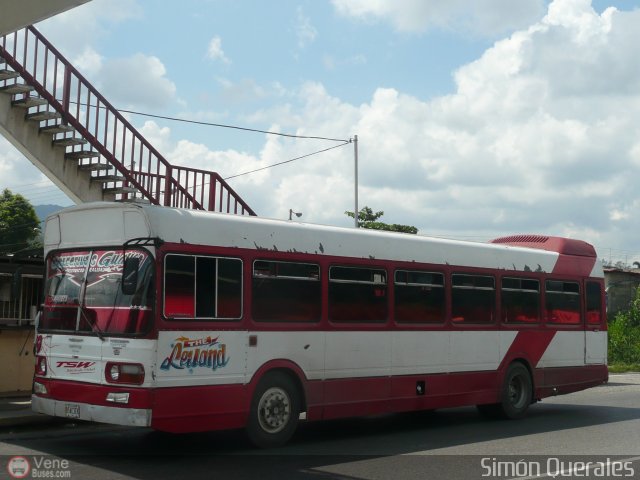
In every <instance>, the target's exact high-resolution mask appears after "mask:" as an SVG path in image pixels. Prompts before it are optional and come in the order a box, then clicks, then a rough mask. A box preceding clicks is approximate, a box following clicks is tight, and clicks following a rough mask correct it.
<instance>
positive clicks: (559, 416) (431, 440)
mask: <svg viewBox="0 0 640 480" xmlns="http://www.w3.org/2000/svg"><path fill="white" fill-rule="evenodd" d="M639 418H640V407H639V408H622V407H611V406H594V405H575V404H553V403H550V404H544V403H543V404H538V405H534V406H533V407H532V408H531V409H530V411H529V415H528V416H527V417H526V418H524V419H522V420H517V421H506V420H505V421H496V420H486V419H484V418H483V417H481V416H480V415H479V414H478V413H477V412H476V410H475V408H458V409H451V410H442V411H438V412H419V413H408V414H394V415H386V416H379V417H375V418H357V419H348V420H340V421H330V422H322V423H310V424H305V425H302V426H301V428H300V429H299V431H298V432H297V434H296V436H295V437H294V438H293V440H292V441H291V443H290V444H289V445H287V446H286V447H283V448H280V449H274V450H268V451H264V450H255V449H252V448H251V447H250V446H249V444H248V442H247V441H246V439H245V437H244V434H243V433H242V432H240V431H231V432H209V433H196V434H183V435H171V434H164V433H160V432H153V431H151V430H147V429H129V428H122V429H120V428H114V429H107V430H102V431H100V430H96V429H92V428H78V429H77V430H76V431H73V432H65V434H64V435H58V434H56V432H53V431H52V432H50V433H49V435H48V436H42V435H37V434H36V432H31V434H28V435H25V436H24V437H23V436H18V437H17V438H14V439H12V440H9V441H6V443H8V444H13V445H16V446H21V447H24V448H28V449H34V450H37V451H39V452H41V453H42V454H44V455H53V456H57V457H63V458H66V459H69V460H71V462H72V465H73V468H74V469H79V470H80V471H82V470H83V469H87V471H91V472H94V471H95V469H99V470H103V471H107V472H112V473H119V474H121V475H123V476H124V477H125V478H126V477H131V478H139V479H145V480H146V479H149V480H156V479H159V478H183V477H186V476H187V475H189V476H192V475H207V477H205V478H210V477H211V476H215V477H217V478H222V477H226V476H231V477H233V479H234V480H235V479H242V478H251V479H255V478H258V479H260V480H267V479H270V478H278V479H280V480H281V479H282V478H287V479H288V478H307V477H308V476H311V475H312V476H313V477H315V478H322V477H323V476H327V477H331V478H336V476H338V477H339V478H362V476H361V474H360V473H359V470H358V468H357V465H358V464H362V463H363V462H366V463H367V467H366V468H367V469H371V468H373V469H374V470H375V471H374V473H375V475H374V476H373V477H375V478H389V477H392V476H394V473H397V472H398V471H401V472H402V475H401V477H402V478H409V477H411V475H408V476H407V472H409V473H411V472H415V473H416V475H417V473H418V472H419V478H430V476H431V475H432V476H433V478H438V477H442V476H443V475H444V474H445V472H443V471H440V470H442V469H443V468H446V465H447V464H448V463H452V462H455V464H456V470H457V471H460V469H462V471H464V470H465V469H470V470H469V472H468V473H469V474H470V475H471V476H476V477H477V476H478V474H479V460H478V458H479V457H477V458H473V457H471V456H468V457H466V458H460V457H457V456H448V457H447V456H439V457H438V460H437V461H435V459H434V458H433V457H425V456H422V455H420V456H416V455H407V454H412V453H416V452H421V453H427V454H428V453H429V452H431V451H437V450H438V449H442V448H448V447H456V446H463V445H467V444H473V443H476V442H487V441H491V440H499V439H505V438H514V441H516V440H515V439H516V438H517V437H519V436H524V435H531V434H540V433H546V432H553V431H561V430H565V429H576V428H583V427H589V426H595V425H602V424H611V423H616V422H624V421H629V420H637V419H639ZM402 454H404V455H402ZM397 455H401V456H398V457H395V456H397ZM390 457H395V458H390ZM376 459H380V460H383V459H384V461H381V462H376ZM443 459H444V460H443ZM372 461H373V462H372ZM465 464H468V465H466V466H465ZM350 469H351V470H350ZM400 469H401V470H400ZM72 470H73V469H72ZM92 476H94V474H93V473H92ZM373 477H372V478H373ZM96 478H102V477H96ZM104 478H109V477H104ZM415 478H418V476H416V477H415ZM461 478H464V477H461Z"/></svg>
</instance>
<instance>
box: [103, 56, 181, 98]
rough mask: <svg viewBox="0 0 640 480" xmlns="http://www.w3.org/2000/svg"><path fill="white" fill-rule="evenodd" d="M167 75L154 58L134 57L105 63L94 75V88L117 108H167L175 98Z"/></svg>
mask: <svg viewBox="0 0 640 480" xmlns="http://www.w3.org/2000/svg"><path fill="white" fill-rule="evenodd" d="M166 73H167V71H166V69H165V67H164V65H163V63H162V62H161V61H160V60H159V59H158V58H157V57H155V56H147V55H143V54H142V53H137V54H135V55H133V56H131V57H128V58H119V59H113V60H109V61H107V62H105V63H104V65H103V66H102V68H101V69H100V71H99V72H97V73H96V77H97V78H98V80H97V81H96V86H97V88H98V90H99V91H100V92H102V93H103V94H104V95H105V96H106V97H107V98H108V99H109V101H110V102H112V103H113V104H114V105H116V106H118V107H119V108H125V107H141V108H158V107H163V106H166V105H168V104H170V103H171V102H172V101H173V100H174V98H175V94H176V86H175V84H174V83H173V82H172V81H171V80H169V79H168V78H167V77H166Z"/></svg>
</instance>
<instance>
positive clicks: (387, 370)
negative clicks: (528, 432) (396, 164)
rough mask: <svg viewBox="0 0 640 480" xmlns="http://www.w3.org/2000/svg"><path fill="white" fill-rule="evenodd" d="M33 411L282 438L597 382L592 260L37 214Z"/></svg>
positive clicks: (430, 242) (245, 226)
mask: <svg viewBox="0 0 640 480" xmlns="http://www.w3.org/2000/svg"><path fill="white" fill-rule="evenodd" d="M45 253H46V264H47V273H46V278H47V284H46V288H45V301H44V310H43V312H42V315H41V320H40V323H39V327H38V333H37V336H36V352H37V359H36V373H35V377H34V393H33V399H32V404H33V408H34V410H36V411H37V412H42V413H46V414H49V415H56V416H61V417H69V418H78V419H82V420H91V421H96V422H106V423H112V424H120V425H137V426H146V427H152V428H154V429H157V430H162V431H168V432H193V431H204V430H216V429H230V428H240V427H244V428H246V429H247V432H248V434H249V437H250V439H251V440H252V441H253V442H254V443H255V444H257V445H259V446H274V445H281V444H283V443H285V442H286V441H287V440H288V439H289V438H290V437H291V435H292V434H293V432H294V430H295V429H296V426H297V425H298V422H299V421H300V420H307V421H314V420H322V419H331V418H339V417H347V416H361V415H369V414H378V413H382V412H401V411H411V410H421V409H436V408H444V407H455V406H462V405H478V406H479V408H480V410H481V411H483V412H487V413H492V414H499V415H502V416H506V417H509V418H517V417H521V416H523V415H524V414H525V412H526V411H527V408H528V407H529V405H530V404H531V403H533V402H535V401H536V400H539V399H542V398H544V397H548V396H551V395H558V394H565V393H569V392H574V391H577V390H582V389H585V388H588V387H592V386H595V385H598V384H601V383H604V382H606V381H607V379H608V370H607V365H606V364H607V333H606V330H607V324H606V319H605V309H604V283H603V271H602V268H601V265H600V263H599V262H598V261H597V257H596V253H595V251H594V249H593V247H592V246H591V245H589V244H587V243H585V242H582V241H578V240H571V239H565V238H558V237H542V236H516V237H509V238H503V239H498V240H495V241H493V242H491V243H474V242H463V241H454V240H444V239H440V238H429V237H424V236H418V235H407V234H396V233H389V232H377V231H371V230H364V229H346V228H338V227H327V226H317V225H309V224H301V223H297V222H288V221H279V220H268V219H262V218H257V217H244V216H238V215H228V214H219V213H210V212H199V211H191V210H180V209H174V208H167V207H156V206H148V205H146V206H144V205H135V204H123V203H116V204H114V203H97V204H85V205H81V206H77V207H72V208H69V209H66V210H63V211H61V212H59V213H57V214H54V215H52V216H50V217H49V218H48V219H47V222H46V231H45Z"/></svg>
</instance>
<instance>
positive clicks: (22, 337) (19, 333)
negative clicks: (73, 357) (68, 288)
mask: <svg viewBox="0 0 640 480" xmlns="http://www.w3.org/2000/svg"><path fill="white" fill-rule="evenodd" d="M43 272H44V260H43V258H42V250H39V251H30V252H23V254H22V255H19V256H18V255H3V256H0V394H7V393H15V392H29V391H31V380H32V377H33V368H34V358H33V336H34V322H35V317H36V314H37V311H38V305H39V304H40V303H41V302H42V298H43V297H42V289H43Z"/></svg>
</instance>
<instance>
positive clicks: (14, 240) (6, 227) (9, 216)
mask: <svg viewBox="0 0 640 480" xmlns="http://www.w3.org/2000/svg"><path fill="white" fill-rule="evenodd" d="M39 225H40V220H39V219H38V216H37V215H36V212H35V210H34V209H33V206H32V205H31V203H29V201H28V200H27V199H26V198H24V197H23V196H22V195H20V194H15V195H14V194H13V193H12V192H11V190H9V189H8V188H5V190H4V191H3V192H2V195H0V252H1V253H13V252H17V251H19V250H22V249H24V248H27V247H29V246H33V245H32V242H33V240H35V239H36V238H37V237H38V234H39V233H40V230H39Z"/></svg>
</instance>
